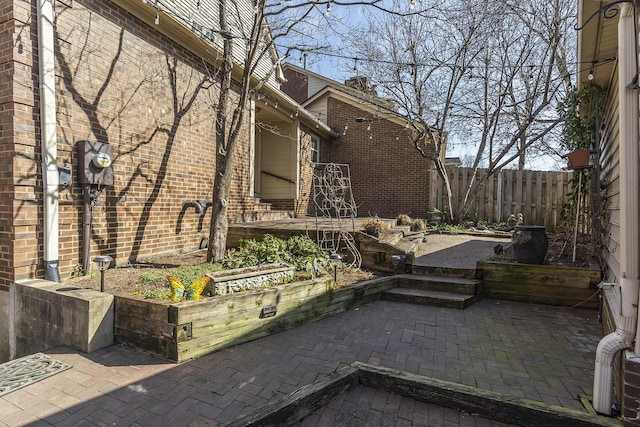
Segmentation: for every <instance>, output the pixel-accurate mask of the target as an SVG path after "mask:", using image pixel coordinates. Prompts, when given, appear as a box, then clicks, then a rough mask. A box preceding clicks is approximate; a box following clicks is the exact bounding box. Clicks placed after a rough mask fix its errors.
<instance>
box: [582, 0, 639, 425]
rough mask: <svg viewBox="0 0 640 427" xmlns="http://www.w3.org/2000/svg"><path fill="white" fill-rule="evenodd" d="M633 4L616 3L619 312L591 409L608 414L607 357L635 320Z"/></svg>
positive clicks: (599, 353) (626, 340) (604, 344)
mask: <svg viewBox="0 0 640 427" xmlns="http://www.w3.org/2000/svg"><path fill="white" fill-rule="evenodd" d="M634 19H635V13H634V9H633V6H630V5H629V4H627V3H625V4H622V5H621V6H620V20H619V21H618V73H619V74H618V97H619V103H620V105H619V109H620V122H619V130H620V148H619V151H620V156H619V157H620V229H621V230H622V232H621V233H620V250H619V252H618V253H620V276H621V278H620V294H621V296H620V313H618V314H619V321H618V327H617V329H616V331H615V332H613V333H611V334H609V335H607V336H606V337H604V338H603V339H602V340H601V341H600V343H599V344H598V349H597V350H596V366H595V373H594V378H593V407H594V409H595V410H596V411H597V412H599V413H602V414H607V415H611V407H612V404H613V359H614V357H615V355H616V353H617V352H618V351H620V350H623V349H625V348H630V347H631V346H632V343H633V340H634V338H635V335H636V326H637V322H638V306H637V304H638V289H639V287H640V286H639V283H640V281H639V277H640V264H639V261H638V256H639V253H640V248H639V242H638V241H639V239H640V234H639V232H638V230H639V224H638V212H640V210H639V208H640V203H639V198H640V194H639V193H638V191H639V188H638V180H639V178H640V174H639V173H638V165H639V156H638V154H639V153H638V92H637V91H636V90H633V89H627V84H629V83H630V82H631V80H632V79H633V78H634V77H635V76H636V74H637V73H638V70H637V69H636V55H637V51H636V46H635V40H636V37H635V35H634V31H635V29H634V28H635V26H634V22H633V21H634Z"/></svg>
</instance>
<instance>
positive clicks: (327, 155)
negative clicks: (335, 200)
mask: <svg viewBox="0 0 640 427" xmlns="http://www.w3.org/2000/svg"><path fill="white" fill-rule="evenodd" d="M327 107H328V110H327V111H328V113H327V115H328V125H329V126H331V127H332V128H334V129H336V131H337V132H338V134H339V135H340V136H339V137H338V138H337V139H336V140H334V141H331V142H329V143H327V144H324V145H323V146H322V149H321V151H320V157H321V159H322V161H323V162H335V163H347V164H349V168H350V172H351V186H352V190H353V196H354V199H355V203H356V204H357V205H358V216H361V217H362V216H368V215H379V216H381V217H391V218H393V217H395V216H396V215H398V214H401V213H403V214H408V215H410V216H411V217H412V218H425V217H426V214H427V211H429V209H430V207H429V182H428V179H429V174H428V170H429V168H430V167H432V165H433V162H432V161H431V160H428V159H425V158H423V157H422V156H421V155H420V154H419V153H418V152H417V151H416V149H415V148H414V147H413V145H412V144H411V142H410V140H409V139H408V135H407V131H406V130H405V127H404V126H402V125H398V124H396V123H394V122H392V121H389V120H386V119H381V118H376V117H375V116H374V115H372V114H371V113H368V112H366V111H363V110H362V109H360V108H357V107H355V106H353V105H351V104H348V103H345V102H342V101H340V100H337V99H335V98H329V100H328V106H327ZM357 117H364V118H366V119H367V120H371V121H369V122H356V121H355V119H356V118H357ZM345 124H347V125H348V129H347V130H346V132H344V127H345ZM367 124H370V129H371V130H370V131H368V130H367ZM343 132H344V135H343Z"/></svg>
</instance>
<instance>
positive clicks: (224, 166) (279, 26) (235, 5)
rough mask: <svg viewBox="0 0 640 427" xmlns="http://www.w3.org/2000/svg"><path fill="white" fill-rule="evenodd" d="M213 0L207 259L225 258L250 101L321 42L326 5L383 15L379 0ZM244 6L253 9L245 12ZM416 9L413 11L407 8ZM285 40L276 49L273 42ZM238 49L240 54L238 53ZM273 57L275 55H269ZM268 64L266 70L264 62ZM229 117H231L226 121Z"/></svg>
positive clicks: (384, 10) (381, 4) (326, 12)
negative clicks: (291, 60)
mask: <svg viewBox="0 0 640 427" xmlns="http://www.w3.org/2000/svg"><path fill="white" fill-rule="evenodd" d="M249 4H250V3H248V2H246V1H243V0H218V2H217V5H218V22H217V27H218V29H219V31H218V33H219V34H220V35H221V36H222V37H223V45H222V50H223V51H222V57H221V68H220V70H219V79H220V82H221V88H220V92H219V97H218V100H217V105H216V108H217V114H216V153H217V155H216V165H215V166H216V169H215V170H216V175H215V181H214V184H213V209H212V212H211V228H210V233H209V245H208V251H207V260H208V261H217V260H219V259H221V258H222V257H224V255H225V251H226V240H227V230H228V200H229V192H230V187H231V179H232V176H233V171H234V165H235V159H236V156H237V151H238V144H237V142H238V137H239V136H240V134H241V133H240V132H241V128H242V126H243V124H244V122H245V116H246V112H247V106H248V102H249V100H250V99H251V98H252V97H253V96H254V95H256V94H257V93H258V92H259V91H260V90H261V89H262V88H263V87H264V85H266V84H269V82H270V81H271V80H272V77H273V76H274V73H276V72H277V70H278V67H279V65H280V63H281V62H282V61H283V60H285V59H286V58H287V57H289V55H290V54H291V52H294V51H298V52H302V51H310V50H314V49H317V48H319V47H320V46H322V42H323V39H322V38H321V37H313V36H311V35H310V34H312V33H313V31H312V29H314V28H317V26H318V22H320V21H323V20H325V19H327V15H329V12H330V8H331V5H332V4H333V5H337V6H341V7H350V6H355V5H358V6H363V7H371V8H374V9H377V10H378V11H381V12H382V13H397V12H394V11H391V10H388V9H386V8H385V7H384V6H383V2H382V0H364V1H361V0H354V1H329V0H327V1H295V0H294V1H289V2H280V1H276V0H273V1H267V0H255V1H254V2H253V3H252V4H251V5H252V7H249V8H248V7H247V6H248V5H249ZM247 10H253V13H250V14H247V13H246V12H247ZM409 13H415V12H413V11H412V12H409ZM280 40H284V41H285V44H284V45H283V46H282V47H281V48H280V51H279V52H278V50H277V49H276V48H275V44H276V42H278V41H280ZM238 51H240V53H241V54H239V53H238ZM274 55H276V56H274ZM234 58H241V60H240V61H239V62H240V64H239V65H240V66H241V67H242V75H241V77H240V79H239V81H238V87H239V89H238V91H237V93H236V94H235V95H233V96H232V77H233V72H234V70H233V68H234V63H233V61H234ZM266 64H269V66H268V67H266V68H265V65H266ZM229 117H230V120H229Z"/></svg>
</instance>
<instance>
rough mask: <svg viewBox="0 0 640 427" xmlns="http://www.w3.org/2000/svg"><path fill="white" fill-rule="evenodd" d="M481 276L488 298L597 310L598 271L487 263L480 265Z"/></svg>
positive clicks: (599, 278) (594, 269) (485, 294)
mask: <svg viewBox="0 0 640 427" xmlns="http://www.w3.org/2000/svg"><path fill="white" fill-rule="evenodd" d="M478 274H480V275H481V278H482V279H484V284H483V293H482V295H483V296H484V297H486V298H495V299H504V300H509V301H519V302H531V303H538V304H547V305H558V306H566V307H572V306H574V305H576V304H580V303H582V304H580V305H579V306H580V307H582V308H594V309H597V308H598V298H597V297H595V296H594V294H595V293H596V286H597V284H598V283H600V280H601V277H600V276H601V274H600V270H599V269H596V268H574V267H556V266H550V265H530V264H517V263H507V262H495V261H485V262H479V263H478ZM585 301H586V302H585ZM583 302H584V303H583Z"/></svg>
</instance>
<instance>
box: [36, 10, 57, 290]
mask: <svg viewBox="0 0 640 427" xmlns="http://www.w3.org/2000/svg"><path fill="white" fill-rule="evenodd" d="M37 10H38V58H39V71H40V75H39V78H40V129H41V130H40V132H41V146H42V182H43V212H44V214H43V216H44V230H43V236H44V237H43V239H44V267H45V278H46V279H48V280H52V281H55V282H59V281H60V273H59V270H58V264H59V259H58V183H59V179H60V178H59V175H58V164H57V156H58V150H57V137H56V89H55V83H56V81H55V55H54V38H53V37H54V29H53V4H52V0H38V7H37Z"/></svg>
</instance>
